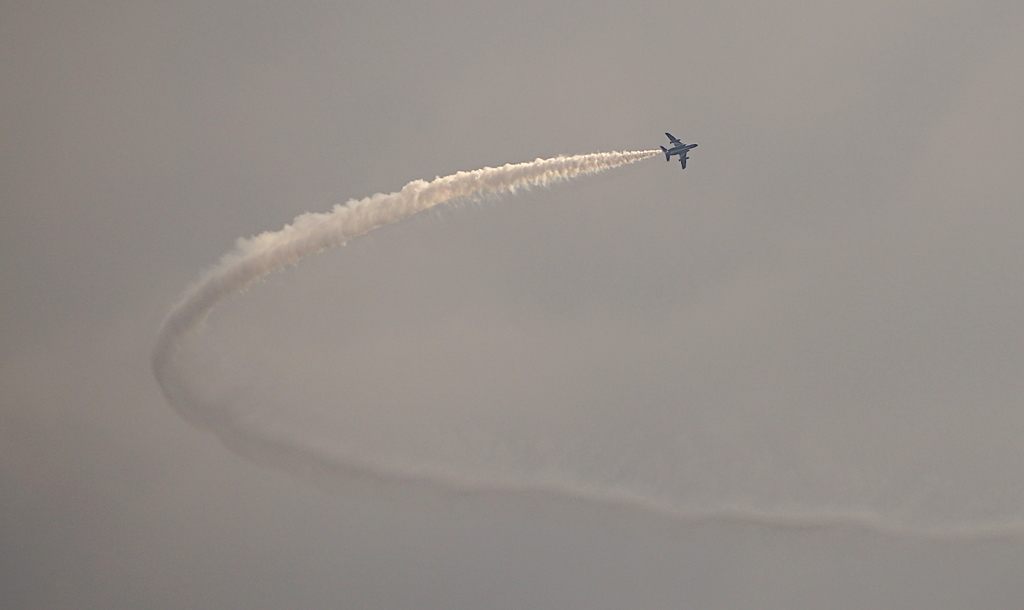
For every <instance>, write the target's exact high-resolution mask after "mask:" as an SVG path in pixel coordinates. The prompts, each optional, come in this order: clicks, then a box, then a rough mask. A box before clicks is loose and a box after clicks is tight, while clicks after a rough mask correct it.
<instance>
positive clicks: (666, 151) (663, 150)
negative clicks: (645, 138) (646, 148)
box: [659, 146, 670, 161]
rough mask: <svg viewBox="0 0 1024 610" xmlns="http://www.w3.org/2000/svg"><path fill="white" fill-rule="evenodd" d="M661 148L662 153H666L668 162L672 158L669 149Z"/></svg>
mask: <svg viewBox="0 0 1024 610" xmlns="http://www.w3.org/2000/svg"><path fill="white" fill-rule="evenodd" d="M659 148H661V152H663V153H665V160H666V161H668V160H669V159H670V156H669V154H668V149H667V148H665V147H664V146H659Z"/></svg>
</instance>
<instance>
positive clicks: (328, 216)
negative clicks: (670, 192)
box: [152, 150, 659, 487]
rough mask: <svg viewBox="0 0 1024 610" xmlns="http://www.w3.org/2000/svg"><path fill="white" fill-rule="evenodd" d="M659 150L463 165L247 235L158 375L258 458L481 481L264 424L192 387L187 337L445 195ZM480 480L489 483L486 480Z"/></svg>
mask: <svg viewBox="0 0 1024 610" xmlns="http://www.w3.org/2000/svg"><path fill="white" fill-rule="evenodd" d="M658 152H659V151H656V150H644V151H631V152H610V153H593V154H586V155H575V156H571V157H555V158H552V159H537V160H535V161H531V162H528V163H517V164H508V165H504V166H502V167H496V168H495V167H485V168H483V169H478V170H474V171H469V172H457V173H455V174H452V175H450V176H444V177H441V178H436V179H434V180H432V181H430V182H427V181H424V180H414V181H412V182H410V183H409V184H407V185H405V187H403V188H402V190H400V191H398V192H396V193H389V194H376V195H372V196H370V197H367V198H365V199H360V200H353V201H349V202H348V203H346V204H344V205H341V204H339V205H336V206H335V207H334V209H333V210H332V211H330V212H326V213H307V214H302V215H300V216H298V217H296V218H295V220H294V221H293V222H292V224H290V225H287V226H285V227H284V228H283V229H281V230H280V231H273V232H266V233H262V234H260V235H257V236H255V237H251V238H248V239H239V241H238V243H237V246H236V248H235V250H234V251H232V252H230V253H228V254H226V255H225V256H224V257H223V258H221V260H220V261H219V262H218V263H217V264H216V265H215V266H214V267H213V268H212V269H210V270H209V271H208V272H207V273H206V274H205V275H204V276H203V277H202V278H201V279H200V280H199V282H198V283H196V284H195V285H194V286H193V287H192V288H191V289H189V290H188V291H187V292H186V293H185V295H184V296H183V297H182V299H181V300H180V301H179V302H178V304H177V305H175V306H174V308H173V309H171V311H170V313H169V314H168V315H167V318H166V319H165V320H164V322H163V325H162V326H161V327H160V331H159V334H158V336H157V342H156V346H155V347H154V349H153V354H152V363H153V371H154V374H155V375H156V379H157V381H158V382H159V384H160V387H161V389H162V390H163V392H164V395H165V396H166V397H167V399H168V401H169V402H170V403H171V405H172V406H173V407H174V408H175V409H176V410H177V412H178V413H179V414H180V415H181V416H182V417H183V418H184V419H186V420H188V421H189V422H191V423H193V424H195V425H197V426H199V427H201V428H203V429H206V430H208V431H210V432H213V433H214V434H216V435H217V436H218V437H220V439H221V440H222V441H223V442H224V443H225V444H226V445H228V447H229V448H231V449H232V450H234V451H236V452H238V453H241V454H242V455H243V456H244V457H247V458H249V459H252V460H255V461H259V462H263V463H267V464H269V465H272V466H277V467H283V468H287V469H289V470H298V471H300V472H304V473H307V474H311V473H315V472H322V473H335V474H337V473H341V474H344V475H345V476H349V477H352V476H359V477H362V478H371V479H375V480H380V479H382V478H383V479H391V480H394V479H406V480H409V479H415V480H420V481H424V482H431V481H432V482H434V483H442V484H446V485H452V486H460V487H466V486H475V483H474V482H469V481H466V480H465V479H464V478H462V477H460V478H458V479H456V478H455V477H452V476H450V475H446V474H444V473H440V472H438V473H434V474H430V473H425V472H423V471H422V470H420V471H417V473H416V474H415V475H412V474H403V473H401V472H396V471H392V470H386V469H384V468H383V467H381V466H379V465H374V464H367V463H362V462H360V461H359V459H358V458H356V457H353V458H351V459H339V458H338V457H337V456H336V453H333V452H332V453H328V452H326V451H320V450H318V449H316V448H315V447H310V446H308V444H307V443H304V442H303V441H301V440H300V439H295V438H291V437H287V436H283V435H282V434H281V433H279V432H275V431H272V430H268V429H266V428H265V427H261V426H257V425H255V424H253V423H252V422H250V421H248V420H246V419H245V418H244V417H242V416H240V415H239V414H238V413H237V411H232V410H231V409H229V408H228V407H227V405H221V404H216V402H215V401H213V402H211V400H210V399H209V398H208V397H205V396H203V395H202V394H203V393H202V392H201V391H199V390H197V389H196V388H194V387H192V385H191V384H190V375H189V374H188V373H187V372H186V368H187V367H186V366H185V363H183V362H182V360H183V359H182V358H179V357H178V356H179V353H180V352H181V347H182V344H183V342H184V341H185V340H186V339H187V338H188V337H189V336H190V335H191V334H192V333H193V332H194V331H196V330H197V329H198V328H199V327H200V326H201V325H202V323H203V321H204V320H205V319H206V317H207V315H208V314H209V313H210V312H211V311H212V310H213V309H214V308H215V307H216V306H217V305H218V304H219V303H221V302H223V301H224V300H226V299H228V298H229V297H231V296H232V295H235V294H238V293H239V292H242V291H243V290H245V289H246V288H247V287H248V286H249V285H251V284H252V283H253V282H256V281H257V280H259V279H260V278H262V277H264V276H265V275H267V274H268V273H270V272H272V271H276V270H279V269H282V268H284V267H286V266H288V265H294V264H296V263H298V262H299V261H300V260H302V259H303V258H305V257H307V256H310V255H312V254H315V253H317V252H320V251H322V250H325V249H327V248H331V247H334V246H340V245H342V244H344V243H345V242H346V241H347V240H348V239H351V238H353V237H356V236H358V235H362V234H364V233H367V232H368V231H371V230H373V229H375V228H377V227H380V226H383V225H386V224H390V223H393V222H398V221H399V220H402V219H403V218H406V217H408V216H410V215H412V214H415V213H417V212H420V211H423V210H426V209H428V208H431V207H433V206H435V205H438V204H440V203H444V202H446V201H452V200H456V199H465V198H473V197H485V196H488V195H495V194H500V193H509V192H514V191H516V190H517V189H521V188H528V187H531V186H541V185H548V184H553V183H556V182H561V181H564V180H569V179H571V178H574V177H576V176H580V175H584V174H593V173H597V172H601V171H604V170H606V169H611V168H614V167H618V166H621V165H625V164H628V163H633V162H636V161H639V160H641V159H646V158H649V157H652V156H654V155H656V154H658ZM478 483H479V484H481V485H486V482H482V481H481V482H478Z"/></svg>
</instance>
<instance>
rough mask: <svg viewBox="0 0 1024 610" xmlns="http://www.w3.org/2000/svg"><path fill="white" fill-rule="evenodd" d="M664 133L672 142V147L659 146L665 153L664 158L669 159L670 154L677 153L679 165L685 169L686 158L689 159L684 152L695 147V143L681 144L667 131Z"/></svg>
mask: <svg viewBox="0 0 1024 610" xmlns="http://www.w3.org/2000/svg"><path fill="white" fill-rule="evenodd" d="M665 135H666V136H668V139H669V141H670V142H672V148H665V147H664V146H662V147H661V151H662V152H663V153H665V160H666V161H670V160H671V158H672V155H679V165H681V166H682V168H683V169H686V160H687V159H689V157H687V156H686V153H688V152H689V151H690V149H691V148H696V147H697V145H696V144H683V143H682V142H680V141H679V140H678V139H677V138H676V137H675V136H674V135H672V134H670V133H668V132H666V133H665Z"/></svg>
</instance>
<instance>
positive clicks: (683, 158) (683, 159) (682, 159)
mask: <svg viewBox="0 0 1024 610" xmlns="http://www.w3.org/2000/svg"><path fill="white" fill-rule="evenodd" d="M688 158H689V157H687V156H686V155H679V165H681V166H682V168H683V169H686V160H687V159H688Z"/></svg>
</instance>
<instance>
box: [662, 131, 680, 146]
mask: <svg viewBox="0 0 1024 610" xmlns="http://www.w3.org/2000/svg"><path fill="white" fill-rule="evenodd" d="M665 135H666V136H668V139H669V141H670V142H672V143H673V144H682V142H680V141H679V140H678V139H677V138H676V137H675V136H674V135H672V134H670V133H668V132H667V131H666V132H665Z"/></svg>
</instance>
